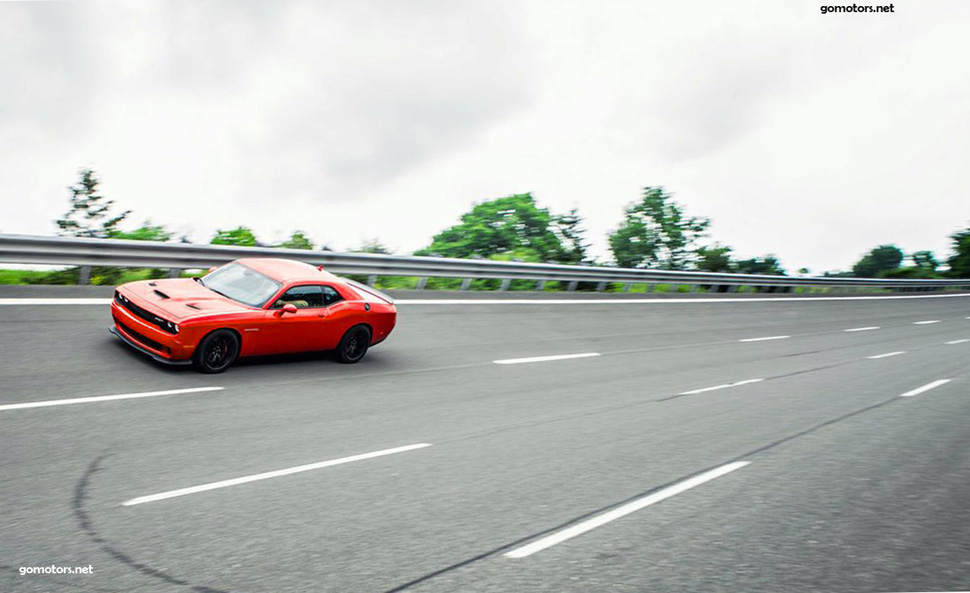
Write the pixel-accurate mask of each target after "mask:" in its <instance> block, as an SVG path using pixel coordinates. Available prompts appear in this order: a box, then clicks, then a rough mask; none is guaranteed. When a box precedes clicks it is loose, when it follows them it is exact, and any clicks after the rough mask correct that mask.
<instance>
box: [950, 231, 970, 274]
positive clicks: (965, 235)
mask: <svg viewBox="0 0 970 593" xmlns="http://www.w3.org/2000/svg"><path fill="white" fill-rule="evenodd" d="M950 239H952V240H953V255H952V256H950V258H949V259H947V260H946V263H948V264H949V265H950V276H952V277H954V278H970V229H967V230H965V231H960V232H958V233H953V234H952V235H950Z"/></svg>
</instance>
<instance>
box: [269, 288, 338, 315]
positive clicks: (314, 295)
mask: <svg viewBox="0 0 970 593" xmlns="http://www.w3.org/2000/svg"><path fill="white" fill-rule="evenodd" d="M322 288H323V287H321V286H294V287H293V288H291V289H289V290H287V291H286V292H284V293H283V296H281V297H280V298H278V299H276V302H275V303H273V308H274V309H279V308H280V307H282V306H283V305H286V304H291V305H293V306H295V307H296V308H297V309H315V308H319V307H323V306H325V305H324V298H323V291H322V290H321V289H322ZM331 290H333V289H331Z"/></svg>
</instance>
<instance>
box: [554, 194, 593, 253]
mask: <svg viewBox="0 0 970 593" xmlns="http://www.w3.org/2000/svg"><path fill="white" fill-rule="evenodd" d="M550 228H551V229H552V232H553V234H555V235H556V238H557V239H559V244H560V245H562V250H561V252H560V253H559V254H558V255H557V256H556V257H554V258H553V260H554V261H556V262H558V263H561V264H577V265H578V264H583V263H589V261H588V259H587V249H588V248H589V244H588V243H586V229H585V228H583V219H582V217H581V216H580V215H579V211H578V210H577V209H576V208H573V209H572V210H570V211H569V212H568V213H567V214H559V215H557V216H553V217H552V225H551V227H550Z"/></svg>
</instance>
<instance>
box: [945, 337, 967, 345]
mask: <svg viewBox="0 0 970 593" xmlns="http://www.w3.org/2000/svg"><path fill="white" fill-rule="evenodd" d="M964 342H970V338H968V339H965V340H953V341H952V342H947V344H963V343H964Z"/></svg>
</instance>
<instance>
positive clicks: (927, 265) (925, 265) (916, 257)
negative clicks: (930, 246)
mask: <svg viewBox="0 0 970 593" xmlns="http://www.w3.org/2000/svg"><path fill="white" fill-rule="evenodd" d="M910 258H912V260H913V264H914V265H915V266H916V267H917V268H919V269H920V270H925V271H929V272H935V271H936V268H938V267H940V262H938V261H936V257H935V256H934V255H933V252H932V251H917V252H916V253H914V254H913V255H911V256H910Z"/></svg>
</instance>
